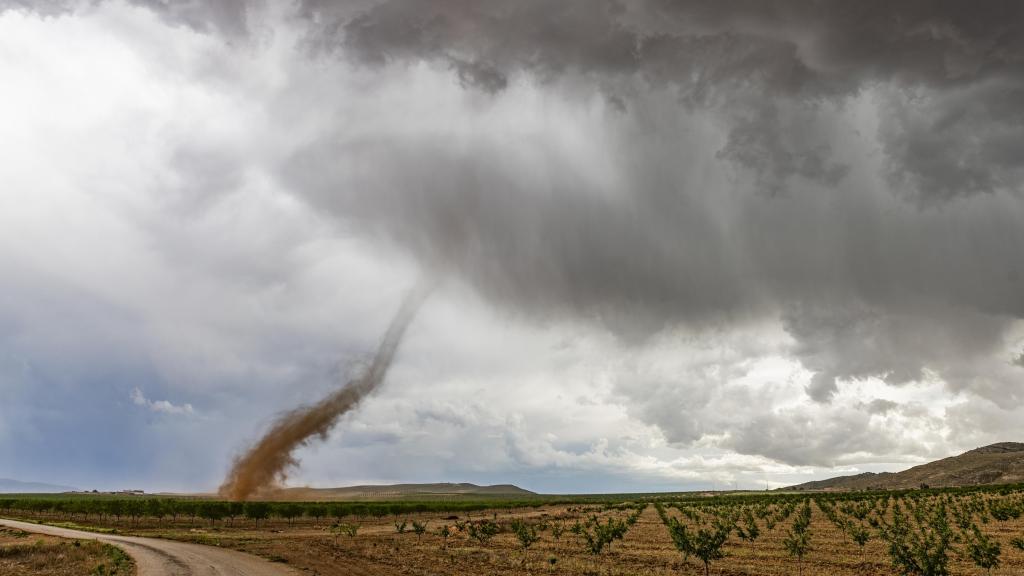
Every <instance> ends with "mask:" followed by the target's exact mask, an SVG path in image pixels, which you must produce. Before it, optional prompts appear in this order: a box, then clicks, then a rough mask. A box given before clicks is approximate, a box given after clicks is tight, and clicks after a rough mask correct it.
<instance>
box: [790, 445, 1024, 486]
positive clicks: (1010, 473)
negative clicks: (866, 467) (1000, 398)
mask: <svg viewBox="0 0 1024 576" xmlns="http://www.w3.org/2000/svg"><path fill="white" fill-rule="evenodd" d="M1018 482H1024V444H1022V443H1020V442H999V443H998V444H992V445H990V446H982V447H981V448H975V449H974V450H970V451H967V452H964V453H963V454H961V455H959V456H952V457H950V458H943V459H942V460H936V461H935V462H929V463H928V464H922V465H920V466H914V467H913V468H910V469H908V470H904V471H902V472H882V473H880V474H875V473H874V472H865V473H863V474H857V475H855V476H838V477H836V478H829V479H827V480H817V481H814V482H806V483H804V484H798V485H796V486H790V487H788V488H784V489H783V490H866V489H879V490H898V489H901V488H919V487H921V486H922V485H927V486H930V487H932V488H938V487H946V486H977V485H981V484H1014V483H1018Z"/></svg>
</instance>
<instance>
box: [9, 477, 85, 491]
mask: <svg viewBox="0 0 1024 576" xmlns="http://www.w3.org/2000/svg"><path fill="white" fill-rule="evenodd" d="M74 490H75V488H72V487H71V486H57V485H56V484H44V483H42V482H21V481H19V480H11V479H9V478H0V494H52V493H57V492H72V491H74Z"/></svg>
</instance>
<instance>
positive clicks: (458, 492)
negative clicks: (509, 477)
mask: <svg viewBox="0 0 1024 576" xmlns="http://www.w3.org/2000/svg"><path fill="white" fill-rule="evenodd" d="M535 495H536V493H534V492H530V491H529V490H524V489H522V488H520V487H518V486H513V485H512V484H495V485H493V486H477V485H476V484H469V483H461V484H452V483H447V482H446V483H438V484H390V485H369V486H347V487H343V488H285V489H282V490H277V491H275V492H274V493H273V494H267V495H265V496H266V497H269V498H270V499H274V500H306V501H324V500H402V499H409V500H416V499H434V498H460V497H484V498H491V497H495V498H501V497H505V498H516V497H524V496H535Z"/></svg>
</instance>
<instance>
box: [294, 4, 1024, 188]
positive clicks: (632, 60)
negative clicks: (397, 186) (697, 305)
mask: <svg viewBox="0 0 1024 576" xmlns="http://www.w3.org/2000/svg"><path fill="white" fill-rule="evenodd" d="M302 5H303V8H304V11H305V13H306V14H307V15H310V16H311V22H312V23H313V24H312V33H311V38H313V43H314V44H315V45H317V46H320V47H321V48H327V49H332V48H339V49H341V50H342V51H344V52H345V53H346V54H347V55H349V56H351V57H354V58H356V59H358V60H361V61H363V62H366V63H369V64H382V63H385V62H389V61H402V60H438V61H444V62H450V63H452V65H453V67H454V68H455V69H456V70H457V72H458V74H459V76H460V78H461V79H462V80H463V81H465V82H468V83H475V84H477V85H479V86H480V87H482V88H483V89H485V90H488V91H494V90H496V89H500V87H501V86H503V85H504V84H505V82H506V80H505V79H506V78H508V77H510V76H512V75H515V74H517V73H526V74H529V75H532V76H535V77H537V78H540V79H552V78H558V77H562V76H565V75H573V76H578V77H582V78H583V79H588V80H589V81H591V82H593V83H595V84H597V85H603V84H607V83H609V82H615V81H622V80H624V79H629V80H637V81H640V82H645V83H650V84H654V85H669V86H671V87H673V88H674V89H675V90H677V91H678V95H679V97H680V99H681V101H682V102H684V103H686V104H688V105H692V106H705V107H717V108H719V109H724V110H726V111H727V112H728V114H729V115H731V116H734V117H733V119H732V123H733V130H732V132H731V135H730V141H729V144H728V145H727V146H726V147H725V148H724V149H723V154H724V155H725V156H726V157H728V158H730V159H732V160H736V161H739V162H741V163H743V164H747V165H749V166H751V167H753V168H754V169H756V170H758V171H760V172H763V173H765V174H767V175H770V176H771V177H772V178H773V181H775V182H777V180H779V179H780V178H781V179H784V178H785V177H787V176H789V175H792V174H799V175H802V176H805V177H810V178H817V179H820V180H823V181H825V182H831V181H834V180H835V179H836V178H838V177H840V176H841V175H842V169H841V167H838V166H832V167H828V166H826V165H825V162H824V160H823V159H822V158H821V157H820V156H808V157H805V158H799V157H793V155H792V154H791V153H789V152H788V151H787V150H786V149H785V148H784V147H782V146H780V145H779V144H780V143H779V142H778V139H777V137H776V134H777V132H778V131H779V130H780V129H782V128H781V127H780V126H778V125H777V124H776V123H775V122H774V117H775V116H776V115H777V113H778V111H777V109H776V106H775V104H776V100H778V99H796V100H798V101H803V102H809V103H813V102H816V101H820V100H822V99H842V98H845V97H847V96H851V95H855V94H857V93H858V92H859V91H861V90H863V89H865V88H868V87H871V86H873V85H875V84H877V83H892V84H893V85H895V86H896V87H898V89H899V90H900V91H901V92H900V93H899V94H898V95H896V96H894V97H893V101H892V103H891V105H890V106H888V107H887V108H886V111H885V113H886V120H887V122H886V124H887V126H888V128H887V130H886V131H885V133H884V135H883V140H884V144H885V148H886V151H887V153H888V156H889V158H890V160H891V161H892V163H893V165H892V171H893V175H894V176H895V177H900V176H906V177H907V179H908V180H909V182H908V184H909V188H910V189H912V191H913V192H912V194H913V196H914V197H915V199H916V200H917V201H919V202H921V203H924V204H928V203H931V202H935V201H941V200H946V199H949V198H952V197H956V196H963V195H970V194H975V193H978V192H991V191H993V190H996V189H1009V190H1017V191H1019V188H1020V180H1019V177H1020V170H1021V169H1022V168H1024V149H1022V145H1021V141H1022V140H1024V120H1022V117H1021V105H1020V104H1019V102H1021V98H1019V96H1020V95H1021V90H1022V89H1024V5H1021V4H1020V3H1019V2H1012V1H1004V2H992V3H988V4H985V5H984V6H983V7H978V6H973V5H968V4H965V3H963V2H954V1H945V2H931V1H924V0H921V1H903V2H881V1H871V2H856V3H851V2H841V1H832V2H805V1H789V2H770V3H767V2H751V1H747V0H736V1H725V2H697V1H689V2H687V1H684V2H677V1H672V2H669V1H658V0H650V1H641V2H622V3H620V2H615V1H607V2H590V1H567V2H547V1H543V0H526V1H523V2H515V3H508V2H500V1H483V2H479V1H477V2H466V1H464V0H440V1H436V2H418V1H415V0H383V1H381V2H378V3H376V4H374V5H373V6H372V7H371V8H368V9H365V10H363V11H356V10H353V9H352V8H351V7H347V8H338V7H336V3H331V2H320V1H318V0H305V1H304V2H303V3H302ZM615 97H616V98H618V97H619V96H618V95H616V96H615ZM921 106H923V107H925V110H920V109H919V107H921ZM968 135H969V136H970V138H966V137H965V136H968ZM766 155H767V157H765V156H766ZM769 183H771V182H769ZM774 185H776V186H777V185H778V184H777V183H776V184H774Z"/></svg>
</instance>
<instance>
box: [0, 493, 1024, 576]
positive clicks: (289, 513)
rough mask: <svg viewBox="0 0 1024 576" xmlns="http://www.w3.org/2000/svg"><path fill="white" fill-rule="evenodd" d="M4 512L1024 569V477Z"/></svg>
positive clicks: (747, 563) (531, 562)
mask: <svg viewBox="0 0 1024 576" xmlns="http://www.w3.org/2000/svg"><path fill="white" fill-rule="evenodd" d="M0 515H3V516H5V517H13V518H25V519H31V520H35V521H42V522H48V523H62V524H66V525H73V526H79V527H88V528H92V529H99V530H116V531H118V532H120V533H126V534H135V535H142V536H156V537H162V538H170V539H177V540H184V541H190V542H196V543H202V544H208V545H215V546H222V547H228V548H234V549H238V550H242V551H245V552H250V553H253V554H257V555H261V556H263V557H266V558H269V559H272V560H275V561H278V562H284V563H288V564H289V565H292V566H293V567H295V568H298V569H301V570H303V571H305V572H306V573H309V574H320V575H324V576H327V575H343V574H408V575H427V574H496V575H497V574H523V573H538V574H541V573H543V574H566V575H585V574H607V575H619V574H622V575H626V574H736V575H738V574H778V575H782V574H807V575H812V574H850V575H853V574H922V575H923V574H945V573H949V574H979V575H980V574H989V573H990V572H989V570H990V569H991V573H992V574H1021V573H1024V549H1022V546H1024V518H1022V516H1024V487H1021V486H1011V487H1006V486H1004V487H986V488H960V489H937V490H913V491H901V492H856V493H817V494H777V493H745V494H731V495H730V494H720V495H716V496H707V495H697V494H661V495H620V496H602V497H547V496H537V497H530V498H521V499H497V498H476V499H472V500H469V499H437V500H428V501H392V502H327V503H319V502H249V503H231V502H219V501H214V500H206V499H173V498H148V497H133V498H115V497H107V498H90V497H86V496H67V497H63V496H52V497H47V498H40V497H0Z"/></svg>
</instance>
